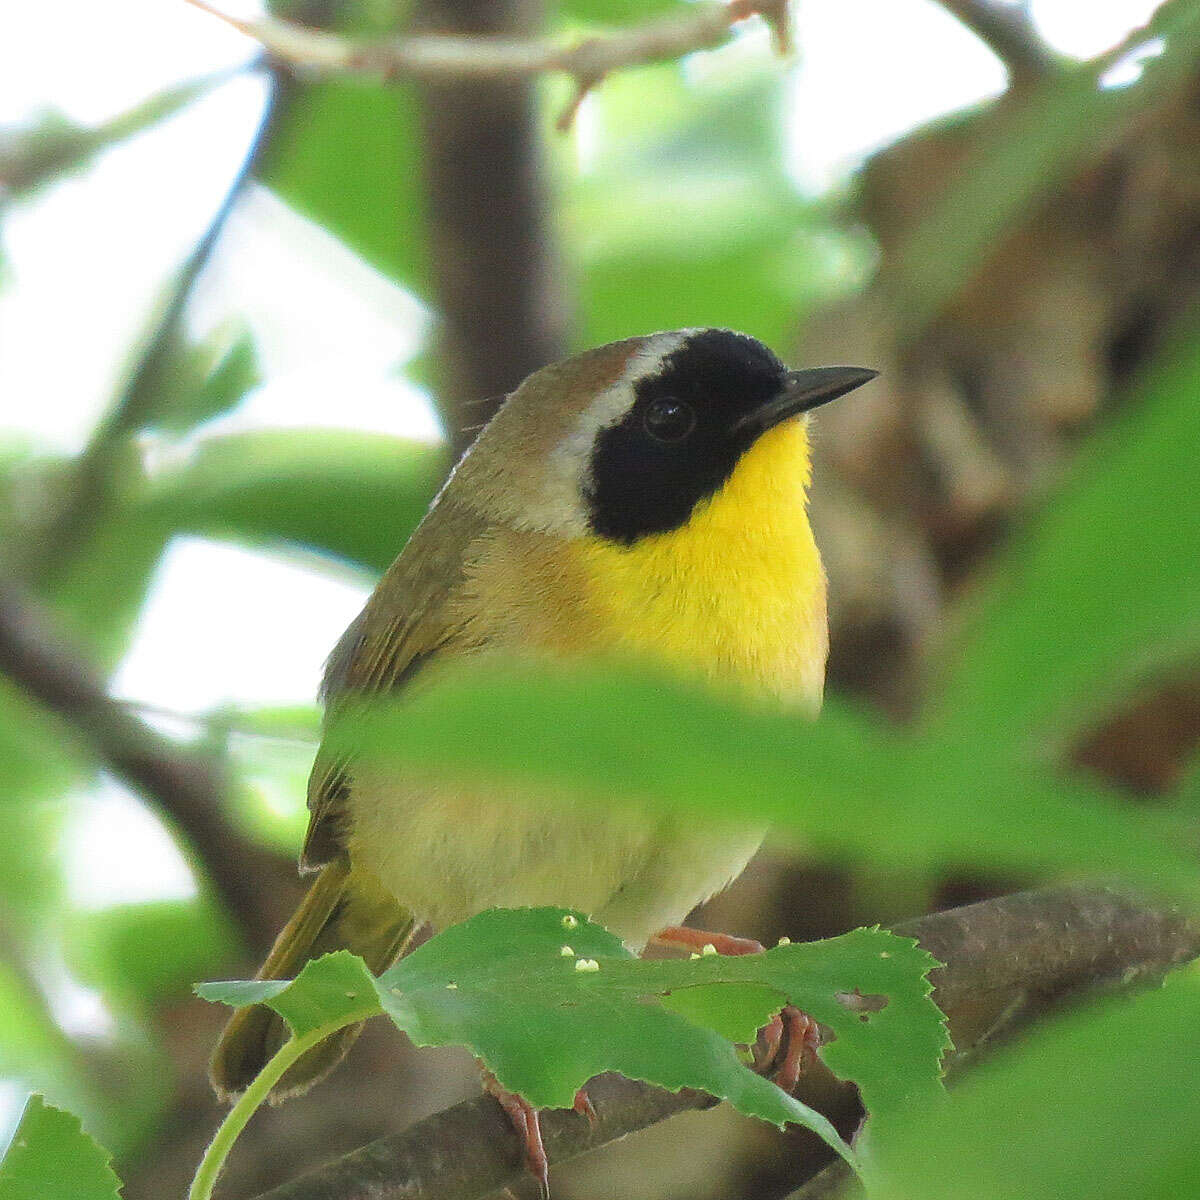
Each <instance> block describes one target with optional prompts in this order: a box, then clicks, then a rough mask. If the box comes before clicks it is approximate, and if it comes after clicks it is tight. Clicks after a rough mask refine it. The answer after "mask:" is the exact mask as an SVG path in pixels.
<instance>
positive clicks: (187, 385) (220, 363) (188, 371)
mask: <svg viewBox="0 0 1200 1200" xmlns="http://www.w3.org/2000/svg"><path fill="white" fill-rule="evenodd" d="M260 382H261V378H260V375H259V368H258V357H257V355H256V353H255V350H254V340H253V338H252V337H251V336H250V333H249V331H248V330H247V329H245V328H244V327H243V326H241V325H238V324H236V323H229V324H227V325H225V326H222V327H221V328H218V329H216V330H214V332H213V333H212V334H211V335H210V336H209V337H207V338H205V340H204V341H202V342H191V341H189V340H188V339H187V337H186V335H185V334H184V333H183V332H181V331H180V330H178V329H177V330H175V331H174V332H173V333H172V334H170V335H169V339H168V343H167V345H166V346H164V347H163V349H162V350H161V351H160V352H159V353H158V354H157V355H156V356H155V369H154V374H153V376H152V378H150V379H148V380H147V381H146V383H145V385H144V386H145V387H146V388H147V389H148V390H149V391H152V392H153V393H154V396H155V398H154V399H153V400H152V401H150V402H149V403H148V405H147V407H148V410H149V411H150V412H152V413H153V419H152V421H151V422H150V424H149V427H150V428H153V429H159V430H166V431H168V432H184V431H186V430H189V429H192V428H193V427H195V426H196V425H200V424H202V423H203V422H205V421H208V420H211V419H212V418H213V417H216V416H219V415H220V414H221V413H224V412H228V411H229V410H230V409H231V408H233V407H234V406H235V405H236V404H237V403H238V402H239V401H240V400H241V399H242V397H243V396H244V395H245V394H246V393H247V392H248V391H250V389H251V388H253V387H256V386H257V385H258V384H259V383H260Z"/></svg>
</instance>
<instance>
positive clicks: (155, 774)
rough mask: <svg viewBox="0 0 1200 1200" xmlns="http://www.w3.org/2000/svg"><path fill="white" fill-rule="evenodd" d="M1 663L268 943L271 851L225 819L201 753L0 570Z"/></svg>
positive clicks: (261, 942)
mask: <svg viewBox="0 0 1200 1200" xmlns="http://www.w3.org/2000/svg"><path fill="white" fill-rule="evenodd" d="M0 671H2V672H3V673H4V674H5V675H7V676H8V677H9V678H10V679H12V680H13V681H14V682H15V683H17V684H19V685H20V686H21V687H22V688H23V689H24V690H25V691H26V692H27V693H28V694H29V695H30V696H32V697H33V698H34V699H36V700H38V701H39V702H40V703H41V704H42V705H44V706H45V707H46V708H48V709H49V710H50V711H51V712H53V713H55V714H56V715H58V716H59V717H61V718H62V719H63V720H65V721H66V722H67V723H68V724H69V725H70V726H71V727H72V729H73V730H74V731H76V732H77V733H78V734H79V735H81V736H82V738H83V741H84V742H85V744H86V745H87V746H88V747H89V748H90V749H91V750H92V751H93V753H95V755H96V756H97V758H99V760H100V761H101V762H102V763H103V764H104V765H105V766H106V767H107V768H108V769H109V770H110V771H111V772H112V773H113V774H114V775H115V776H116V777H117V778H118V779H121V780H122V781H124V782H125V783H127V784H129V785H130V786H131V787H133V788H134V789H136V790H137V791H138V792H139V793H141V794H142V795H143V796H144V797H146V799H148V800H149V801H150V802H151V803H152V804H153V805H154V807H155V808H156V809H157V811H158V812H160V813H161V814H162V815H163V816H164V817H166V818H167V819H168V820H169V821H170V822H172V823H173V824H174V825H176V826H177V827H178V828H179V830H180V831H181V832H182V833H183V834H184V835H185V837H186V838H187V840H188V842H189V843H190V845H191V846H192V847H193V848H194V849H195V851H196V853H197V855H198V857H199V858H200V860H201V862H202V864H203V867H204V869H205V871H206V872H207V875H208V877H209V878H210V879H211V881H212V884H213V887H214V888H215V889H216V891H217V892H218V893H219V894H220V896H221V898H222V900H224V901H225V902H226V903H227V904H228V906H229V909H230V911H231V913H232V914H233V916H234V918H235V919H236V920H238V921H239V922H240V923H241V924H242V926H243V928H244V929H245V931H246V934H247V938H248V940H249V941H250V942H251V944H252V946H253V947H255V948H262V947H264V946H269V945H270V944H271V942H272V940H273V939H274V936H275V933H276V930H277V928H278V925H279V917H280V913H279V912H278V911H277V910H276V906H275V905H274V904H272V903H270V902H269V901H270V898H271V892H272V889H271V886H270V882H269V881H270V880H272V879H273V878H275V877H276V875H277V874H278V871H277V870H276V865H277V862H278V859H277V858H276V856H274V855H271V854H269V853H267V852H266V851H264V850H262V849H261V848H260V847H258V846H257V845H255V844H254V843H253V842H250V841H248V840H247V839H246V838H244V837H242V835H241V834H239V833H238V832H237V830H236V829H235V828H234V827H233V826H232V825H231V824H230V823H229V821H228V820H227V819H226V816H225V814H226V812H227V811H228V802H229V789H228V787H227V785H226V783H225V781H224V780H223V779H222V778H221V776H220V775H219V774H218V772H217V771H216V770H215V769H214V767H213V765H212V763H211V762H210V761H209V760H208V759H207V758H205V757H202V756H200V755H197V754H194V753H191V752H189V751H187V750H185V749H182V748H181V747H179V746H177V745H176V744H175V743H173V742H171V741H170V740H169V739H167V738H165V737H163V736H162V735H161V734H159V733H157V732H156V731H155V730H154V729H152V728H151V727H150V726H149V725H147V724H146V723H145V722H144V721H141V720H139V719H138V718H137V717H135V716H134V715H133V714H132V713H131V712H129V710H128V709H127V708H126V707H125V705H123V704H121V703H120V702H118V701H116V700H113V699H112V698H111V697H110V696H109V695H108V694H107V693H106V691H105V688H104V685H103V683H102V682H101V681H100V679H99V678H98V677H97V676H96V675H95V673H94V672H93V671H92V670H91V668H90V667H89V666H88V665H87V663H86V661H85V660H84V659H83V658H82V657H81V656H79V655H77V654H75V653H73V652H72V651H71V649H70V648H69V645H68V643H67V642H65V641H64V640H63V638H62V637H61V636H59V634H58V632H57V631H56V630H54V629H53V628H52V622H51V620H50V618H49V615H48V614H47V613H45V612H43V611H42V610H41V609H40V608H39V606H38V605H37V603H36V602H35V601H34V600H33V599H32V598H31V597H30V596H27V595H25V594H23V593H22V592H21V591H20V590H19V589H18V588H17V587H16V586H15V585H13V584H9V583H6V582H4V581H3V580H0Z"/></svg>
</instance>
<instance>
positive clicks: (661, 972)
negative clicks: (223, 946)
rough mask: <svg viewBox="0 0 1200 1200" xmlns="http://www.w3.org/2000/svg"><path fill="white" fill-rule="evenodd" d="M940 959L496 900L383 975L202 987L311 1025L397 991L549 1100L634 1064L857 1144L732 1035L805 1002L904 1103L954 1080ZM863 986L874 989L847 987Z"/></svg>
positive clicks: (340, 956) (348, 970)
mask: <svg viewBox="0 0 1200 1200" xmlns="http://www.w3.org/2000/svg"><path fill="white" fill-rule="evenodd" d="M564 947H569V952H567V951H566V950H564ZM935 965H936V964H935V962H934V960H933V959H931V958H930V956H929V955H927V954H926V953H925V952H924V951H922V950H920V949H919V948H918V947H916V945H915V943H913V942H912V940H911V939H905V938H897V937H895V936H894V935H892V934H889V933H884V932H881V931H880V930H878V929H875V930H859V931H857V932H856V933H852V934H848V935H846V936H844V937H841V938H832V939H830V940H828V941H824V942H813V943H808V944H806V945H797V946H781V947H777V948H776V949H774V950H771V951H768V952H767V953H766V954H762V955H747V956H745V957H740V958H726V957H721V956H716V955H713V956H703V957H700V958H696V959H690V960H656V961H647V960H644V959H639V958H635V957H634V956H633V955H632V954H630V952H629V951H628V950H627V949H626V948H625V947H624V945H623V944H622V943H621V941H620V939H618V938H617V937H615V936H614V935H613V934H611V933H609V932H607V931H606V930H604V929H601V928H600V927H599V926H597V925H593V924H591V923H590V922H588V921H587V920H586V919H584V918H583V917H581V916H579V915H578V914H575V913H569V912H565V911H564V910H562V909H551V908H536V909H495V910H491V911H489V912H484V913H480V914H479V915H477V916H475V917H472V918H471V919H470V920H468V921H465V922H463V923H462V924H461V925H456V926H454V927H452V928H450V929H447V930H446V931H444V932H443V933H441V934H439V935H438V936H437V937H435V938H432V939H431V940H430V941H429V942H427V943H426V944H425V945H423V946H421V947H420V948H419V949H418V950H416V951H414V952H413V953H412V954H410V955H408V956H406V957H405V958H403V959H402V960H401V961H400V962H399V963H398V964H397V965H396V966H395V967H393V968H391V970H389V971H387V972H385V973H384V974H383V975H381V976H380V977H379V979H378V980H377V981H376V980H372V979H371V977H370V975H369V974H367V972H366V970H365V968H364V967H363V965H362V962H361V960H359V959H357V958H355V957H354V956H352V955H350V954H349V953H348V952H345V951H341V952H338V953H337V954H332V955H327V956H325V957H324V958H322V959H319V960H317V961H316V962H315V963H309V964H308V966H306V967H305V969H304V971H303V972H301V975H300V976H299V977H298V978H297V979H296V981H295V982H294V983H283V982H265V983H264V982H255V983H225V984H203V985H201V986H200V987H199V988H197V991H198V992H199V993H200V994H201V995H202V996H204V997H205V998H206V999H210V1000H220V1001H222V1002H224V1003H228V1004H235V1005H236V1004H251V1003H266V1004H269V1005H270V1006H271V1007H272V1008H274V1009H275V1010H276V1011H277V1012H280V1013H281V1014H282V1015H283V1016H284V1017H285V1018H286V1019H287V1020H288V1023H289V1025H291V1027H292V1029H293V1031H294V1032H295V1033H296V1034H297V1035H302V1034H304V1033H306V1032H310V1031H312V1030H314V1029H319V1028H320V1027H321V1026H323V1025H325V1024H328V1023H330V1022H331V1021H335V1020H343V1021H351V1020H361V1019H362V1018H363V1017H366V1016H369V1015H371V1014H372V1013H374V1012H378V1011H379V1006H380V1005H382V1008H383V1010H384V1011H386V1012H387V1014H388V1015H389V1016H390V1017H391V1018H392V1020H393V1021H394V1022H395V1023H396V1024H397V1025H398V1026H399V1027H400V1028H401V1029H402V1030H404V1031H405V1032H406V1033H407V1034H408V1035H409V1037H410V1038H411V1039H412V1040H413V1041H414V1042H415V1043H416V1044H417V1045H423V1046H441V1045H463V1046H467V1047H468V1048H469V1049H470V1050H471V1051H472V1053H474V1054H475V1055H477V1056H478V1057H479V1058H481V1059H482V1060H483V1061H484V1063H485V1064H486V1065H487V1067H488V1069H489V1070H491V1071H492V1072H493V1074H495V1076H496V1078H497V1079H498V1080H499V1081H500V1083H501V1084H502V1085H503V1086H504V1087H505V1088H507V1089H509V1090H511V1091H514V1092H518V1093H520V1094H521V1095H523V1096H525V1097H526V1098H527V1099H528V1100H529V1101H530V1103H532V1104H534V1105H535V1106H537V1107H539V1108H567V1107H570V1106H571V1104H572V1102H573V1100H574V1097H575V1093H576V1092H577V1091H578V1090H579V1088H581V1087H583V1086H584V1085H585V1084H586V1083H587V1081H588V1080H589V1079H591V1078H593V1077H594V1076H596V1075H599V1074H601V1073H602V1072H604V1071H619V1072H620V1073H621V1074H623V1075H625V1076H627V1077H628V1078H631V1079H642V1080H646V1081H648V1082H651V1083H656V1084H659V1085H661V1086H663V1087H667V1088H671V1089H673V1090H678V1089H679V1088H684V1087H689V1088H699V1089H701V1090H704V1091H707V1092H708V1093H709V1094H711V1095H714V1096H718V1097H721V1098H723V1099H726V1100H729V1101H730V1102H731V1103H732V1104H734V1105H735V1106H736V1107H737V1108H738V1109H739V1110H740V1111H741V1112H743V1113H746V1114H747V1115H750V1116H756V1117H760V1118H761V1119H763V1120H767V1121H771V1122H773V1123H775V1124H777V1125H783V1124H784V1123H786V1122H789V1121H791V1122H796V1123H798V1124H802V1125H805V1126H807V1127H808V1128H810V1129H813V1130H815V1131H816V1132H817V1133H819V1134H820V1135H821V1136H822V1137H823V1138H825V1139H826V1140H827V1141H829V1143H830V1145H832V1146H834V1147H835V1149H837V1150H838V1151H839V1152H840V1153H842V1154H844V1155H846V1156H847V1157H852V1156H851V1155H850V1152H849V1150H848V1148H847V1147H846V1146H845V1145H844V1144H843V1143H842V1141H841V1139H840V1138H839V1137H838V1136H837V1134H836V1132H835V1131H834V1130H833V1129H832V1127H831V1126H830V1125H829V1123H828V1122H827V1121H826V1120H825V1118H823V1117H822V1116H820V1115H819V1114H817V1113H815V1112H813V1111H812V1110H811V1109H809V1108H807V1106H805V1105H803V1104H800V1103H799V1102H798V1101H796V1100H794V1099H792V1098H791V1097H790V1096H787V1095H785V1094H784V1093H783V1092H782V1091H780V1090H779V1089H778V1088H777V1087H775V1086H774V1084H772V1083H770V1082H769V1081H767V1080H765V1079H763V1078H761V1077H760V1076H758V1075H756V1074H754V1072H752V1071H750V1070H749V1069H747V1068H746V1066H745V1065H744V1064H743V1063H742V1061H741V1059H740V1057H739V1055H738V1053H737V1051H736V1049H735V1047H734V1046H733V1044H732V1042H731V1041H730V1040H727V1038H728V1037H734V1038H736V1039H738V1040H740V1041H746V1042H748V1041H751V1040H752V1039H753V1037H754V1035H755V1032H756V1030H757V1029H758V1028H759V1027H760V1026H761V1025H762V1024H764V1023H765V1022H766V1021H767V1020H768V1018H769V1017H770V1016H771V1015H772V1014H773V1013H775V1012H777V1011H778V1010H779V1008H780V1007H781V1006H782V1005H784V1004H785V1003H789V1002H790V1003H794V1004H796V1005H797V1006H798V1007H800V1008H801V1009H803V1010H804V1011H805V1012H807V1013H809V1014H810V1015H811V1016H813V1017H814V1018H816V1019H817V1020H819V1021H820V1022H822V1023H823V1024H825V1025H828V1026H829V1027H830V1029H831V1030H832V1031H833V1033H834V1035H835V1041H834V1042H833V1043H832V1044H831V1045H829V1046H827V1047H825V1048H824V1049H823V1050H822V1052H821V1053H822V1055H823V1056H824V1057H825V1059H826V1061H827V1062H828V1063H829V1065H830V1066H831V1067H832V1068H833V1069H834V1070H835V1071H838V1072H839V1073H840V1074H842V1075H843V1076H845V1077H848V1078H852V1079H854V1080H855V1081H856V1082H857V1083H858V1084H859V1086H860V1088H861V1090H862V1094H863V1098H864V1102H865V1104H866V1105H867V1108H868V1109H869V1110H870V1111H871V1112H872V1113H875V1112H890V1111H893V1110H895V1109H896V1108H897V1107H899V1106H901V1105H903V1104H907V1103H909V1102H910V1101H911V1100H912V1099H913V1098H914V1097H918V1096H921V1095H923V1094H925V1093H926V1092H928V1091H930V1090H937V1089H938V1088H939V1087H940V1084H939V1082H938V1081H939V1064H940V1060H941V1055H942V1052H943V1051H944V1050H945V1049H946V1048H947V1047H948V1045H949V1042H948V1040H947V1038H946V1033H945V1028H944V1024H943V1020H942V1016H941V1013H940V1012H939V1011H938V1009H937V1007H936V1006H935V1005H934V1004H933V1002H932V1001H931V1000H930V999H929V992H930V985H929V982H928V979H927V974H928V972H929V970H930V968H931V967H933V966H935ZM581 967H582V968H583V969H581ZM368 992H370V993H371V998H370V1000H369V1001H368V1000H367V999H366V996H367V993H368ZM858 994H862V995H864V996H869V997H872V998H873V999H874V1001H875V1002H874V1003H872V1004H871V1005H869V1006H868V1007H867V1008H862V1007H860V1006H858V1005H856V1004H855V1003H854V1002H853V1000H852V999H851V1000H850V1002H847V1001H848V998H852V997H855V996H857V995H858ZM684 1013H686V1014H687V1017H688V1018H689V1019H685V1017H684V1016H683V1015H682V1014H684ZM717 1031H719V1032H717ZM722 1035H725V1036H722Z"/></svg>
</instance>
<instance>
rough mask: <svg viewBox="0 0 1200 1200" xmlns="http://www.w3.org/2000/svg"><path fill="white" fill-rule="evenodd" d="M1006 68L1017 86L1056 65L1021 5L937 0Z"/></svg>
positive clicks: (981, 0) (984, 0)
mask: <svg viewBox="0 0 1200 1200" xmlns="http://www.w3.org/2000/svg"><path fill="white" fill-rule="evenodd" d="M939 3H940V4H941V6H942V7H943V8H944V9H946V11H947V12H949V13H951V14H952V15H953V16H955V17H956V18H957V19H958V20H959V21H960V22H961V23H962V24H963V25H965V26H966V27H967V28H968V29H969V30H970V31H971V32H972V33H973V34H975V36H976V37H977V38H979V40H980V41H981V42H983V44H984V45H985V46H987V48H988V49H989V50H990V51H991V52H992V53H993V54H994V55H995V56H996V57H997V58H998V59H999V60H1000V61H1001V62H1002V63H1003V64H1004V65H1005V67H1006V68H1007V69H1008V75H1009V79H1010V81H1011V82H1012V83H1013V84H1014V85H1016V86H1020V85H1022V84H1025V83H1033V82H1034V81H1035V80H1039V79H1044V78H1045V77H1046V76H1047V75H1049V74H1051V72H1053V71H1054V69H1055V67H1056V66H1057V59H1056V58H1055V56H1054V52H1053V51H1052V50H1051V49H1050V47H1049V46H1047V45H1046V43H1045V42H1044V41H1042V39H1041V38H1040V37H1039V36H1038V33H1037V30H1036V29H1035V28H1034V27H1033V22H1032V21H1031V20H1030V19H1029V14H1028V12H1026V11H1025V6H1024V5H1021V4H1003V3H996V0H939Z"/></svg>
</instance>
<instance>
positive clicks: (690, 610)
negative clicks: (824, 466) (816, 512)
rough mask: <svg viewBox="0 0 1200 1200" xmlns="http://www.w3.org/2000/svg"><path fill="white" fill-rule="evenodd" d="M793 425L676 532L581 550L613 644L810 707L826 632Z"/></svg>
mask: <svg viewBox="0 0 1200 1200" xmlns="http://www.w3.org/2000/svg"><path fill="white" fill-rule="evenodd" d="M811 474H812V470H811V462H810V458H809V444H808V431H807V428H806V425H805V422H804V421H803V420H791V421H787V422H785V423H784V424H782V425H779V426H777V427H776V428H774V429H771V430H769V431H768V432H767V433H765V434H764V435H763V436H762V437H760V438H759V439H758V441H757V442H755V444H754V445H753V446H751V447H750V449H749V450H747V451H746V453H745V454H744V455H743V456H742V457H741V459H740V460H739V462H738V464H737V466H736V467H735V468H734V471H733V474H732V475H731V476H730V477H729V479H728V480H727V481H726V483H725V485H724V486H723V487H722V488H721V489H720V490H719V491H718V492H716V493H715V494H714V495H713V496H711V497H709V498H708V499H707V500H703V501H701V502H700V503H699V504H698V505H697V506H696V509H695V510H694V512H693V513H692V515H691V517H690V519H689V520H688V521H687V523H686V524H685V525H683V526H681V527H680V528H678V529H673V530H670V531H669V532H667V533H660V534H652V535H650V536H647V537H643V538H641V539H639V540H638V541H636V542H635V543H634V544H633V545H632V546H628V547H625V546H619V545H615V544H613V543H611V542H607V541H603V540H601V539H599V538H589V539H587V540H586V541H585V542H583V543H581V544H580V550H579V553H580V554H581V555H582V558H583V563H582V565H583V567H584V570H585V573H586V576H587V578H588V580H589V585H590V587H591V589H592V596H591V604H592V606H593V607H594V610H595V611H599V612H602V613H603V614H605V615H604V618H603V619H604V620H605V623H606V624H607V627H608V633H609V635H610V636H611V638H612V640H613V641H614V642H615V643H617V644H621V645H624V646H626V647H628V648H629V649H631V650H633V651H634V652H635V653H638V654H640V655H646V656H650V657H657V658H660V659H665V660H667V661H669V662H671V663H672V665H675V666H678V667H683V668H685V669H688V670H692V671H698V672H699V673H700V674H701V675H702V676H704V677H706V678H709V679H719V680H724V681H728V682H731V683H740V684H745V685H748V686H749V687H750V688H751V689H752V690H755V691H759V690H765V691H767V692H769V693H772V694H775V695H778V696H781V697H785V698H788V699H791V700H794V701H797V702H800V703H802V704H804V705H806V706H811V707H812V708H813V709H816V708H817V707H819V705H820V700H821V691H822V687H823V682H824V675H825V658H826V653H827V649H828V633H827V625H826V613H825V572H824V570H823V568H822V566H821V557H820V554H819V553H818V551H817V546H816V542H815V541H814V539H813V534H812V528H811V527H810V525H809V523H808V513H807V511H806V501H807V492H808V484H809V480H810V477H811Z"/></svg>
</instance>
